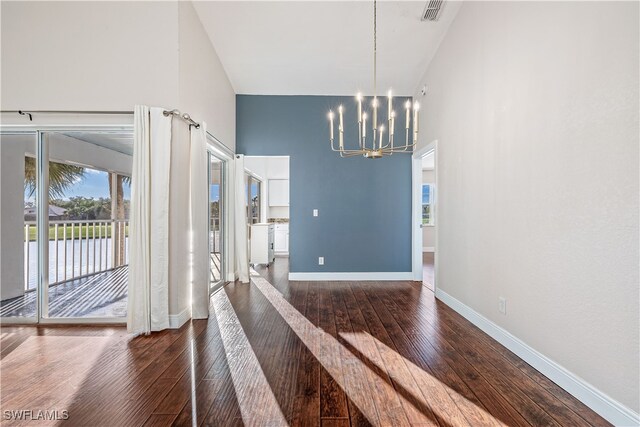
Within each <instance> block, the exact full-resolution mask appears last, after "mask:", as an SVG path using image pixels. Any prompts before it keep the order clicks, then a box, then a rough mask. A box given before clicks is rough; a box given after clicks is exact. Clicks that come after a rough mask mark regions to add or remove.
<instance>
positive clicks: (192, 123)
mask: <svg viewBox="0 0 640 427" xmlns="http://www.w3.org/2000/svg"><path fill="white" fill-rule="evenodd" d="M0 113H7V114H10V113H17V114H20V115H21V116H29V121H30V122H32V121H33V114H101V115H105V114H113V115H125V114H133V111H79V110H29V111H26V110H2V111H0ZM162 114H164V115H165V117H169V116H171V117H179V118H181V119H182V120H184V121H185V122H187V123H189V126H195V127H196V129H198V128H200V123H198V122H196V121H195V120H193V119H192V118H191V116H189V114H187V113H184V114H183V113H181V112H180V110H177V109H173V110H164V111H163V112H162Z"/></svg>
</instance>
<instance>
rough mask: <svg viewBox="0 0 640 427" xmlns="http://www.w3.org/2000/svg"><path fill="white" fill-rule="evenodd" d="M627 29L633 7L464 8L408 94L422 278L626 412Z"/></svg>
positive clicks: (630, 68) (634, 256) (631, 64)
mask: <svg viewBox="0 0 640 427" xmlns="http://www.w3.org/2000/svg"><path fill="white" fill-rule="evenodd" d="M638 39H639V31H638V3H637V2H626V3H615V2H566V3H560V2H487V3H485V2H465V4H464V5H463V6H462V8H461V9H460V12H459V14H458V16H457V18H456V19H455V21H454V22H453V24H452V25H451V27H450V29H449V32H448V34H447V36H446V37H445V39H444V40H443V42H442V44H441V46H440V48H439V51H438V53H437V55H436V56H435V58H434V60H433V62H432V63H431V65H430V66H429V68H428V70H427V71H426V74H425V76H424V78H423V80H422V81H421V82H420V85H419V86H418V87H421V86H422V84H424V83H426V84H427V86H428V88H429V89H428V94H427V96H426V97H425V98H422V97H421V96H420V95H416V98H418V99H420V101H421V103H422V104H423V107H424V108H423V109H422V114H421V120H422V124H423V126H422V129H424V131H423V132H422V134H421V136H420V144H421V146H425V145H426V144H427V143H428V142H429V141H433V140H435V139H437V140H438V150H439V152H438V166H437V167H438V169H437V174H438V187H439V192H438V194H439V198H438V202H439V203H438V206H439V208H438V209H439V210H438V221H439V223H438V227H439V229H438V230H439V233H438V242H437V246H438V268H439V270H438V272H437V274H438V287H439V288H440V289H442V290H443V291H445V292H446V293H448V294H449V295H451V296H453V297H454V298H456V299H458V300H459V301H461V302H463V303H464V304H466V305H468V306H469V307H471V308H472V309H473V310H475V311H477V312H479V313H480V314H481V315H483V316H485V317H486V318H488V319H489V320H491V321H493V322H495V323H496V324H498V325H499V326H501V327H503V328H504V329H506V330H507V331H508V332H510V333H511V334H513V335H515V336H516V337H518V338H520V339H521V340H523V341H524V342H525V343H526V344H528V345H530V346H531V347H533V348H534V349H536V350H538V351H539V352H541V353H542V354H544V355H546V356H547V357H549V358H551V359H552V360H554V361H555V362H557V363H559V364H560V365H561V366H563V367H565V368H566V369H568V370H569V371H570V372H572V373H573V374H575V375H576V376H578V377H580V378H582V379H584V380H585V381H586V382H588V383H590V384H592V385H593V386H595V387H596V388H597V389H599V390H600V391H602V392H604V393H605V394H607V395H609V396H610V397H611V398H613V399H615V400H617V401H619V402H621V403H622V404H623V405H625V406H626V407H628V408H631V409H632V410H633V411H635V412H636V413H637V412H638V411H639V409H640V408H639V400H640V392H639V386H638V383H639V381H638V380H639V375H640V372H639V369H638V364H639V360H640V354H639V351H638V349H639V342H638V337H639V317H640V316H639V306H638V300H639V295H638V287H639V286H638V283H639V280H638V271H639V266H638V245H639V239H638V221H639V218H638V209H639V202H638V197H639V196H638V194H639V188H638V171H639V169H638V154H639V150H638V147H639V141H638V115H639V111H638V91H639V84H638V75H639V66H638V64H639V59H638V51H639V45H638ZM416 92H418V91H417V90H416ZM499 296H503V297H505V298H507V307H508V308H507V315H506V316H504V315H500V314H499V313H498V297H499Z"/></svg>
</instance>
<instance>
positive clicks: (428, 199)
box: [422, 184, 433, 225]
mask: <svg viewBox="0 0 640 427" xmlns="http://www.w3.org/2000/svg"><path fill="white" fill-rule="evenodd" d="M422 224H424V225H433V184H422Z"/></svg>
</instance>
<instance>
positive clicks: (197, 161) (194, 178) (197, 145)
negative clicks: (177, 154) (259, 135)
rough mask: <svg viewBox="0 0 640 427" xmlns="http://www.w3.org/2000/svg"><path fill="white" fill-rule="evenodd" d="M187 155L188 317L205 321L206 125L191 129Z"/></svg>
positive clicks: (207, 283) (206, 258)
mask: <svg viewBox="0 0 640 427" xmlns="http://www.w3.org/2000/svg"><path fill="white" fill-rule="evenodd" d="M190 151H191V153H190V168H189V169H190V185H189V188H190V197H189V198H190V201H189V218H190V224H189V225H190V227H189V229H190V230H189V234H190V251H191V257H190V259H191V316H192V317H193V318H194V319H206V318H207V317H209V262H210V261H209V256H210V255H209V215H208V210H209V194H208V192H209V174H208V173H207V167H208V156H207V125H206V124H205V123H204V122H203V123H202V124H201V125H200V127H199V128H198V129H196V128H195V127H191V150H190Z"/></svg>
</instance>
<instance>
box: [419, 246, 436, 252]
mask: <svg viewBox="0 0 640 427" xmlns="http://www.w3.org/2000/svg"><path fill="white" fill-rule="evenodd" d="M435 251H436V248H434V247H433V246H425V247H423V248H422V252H435Z"/></svg>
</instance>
